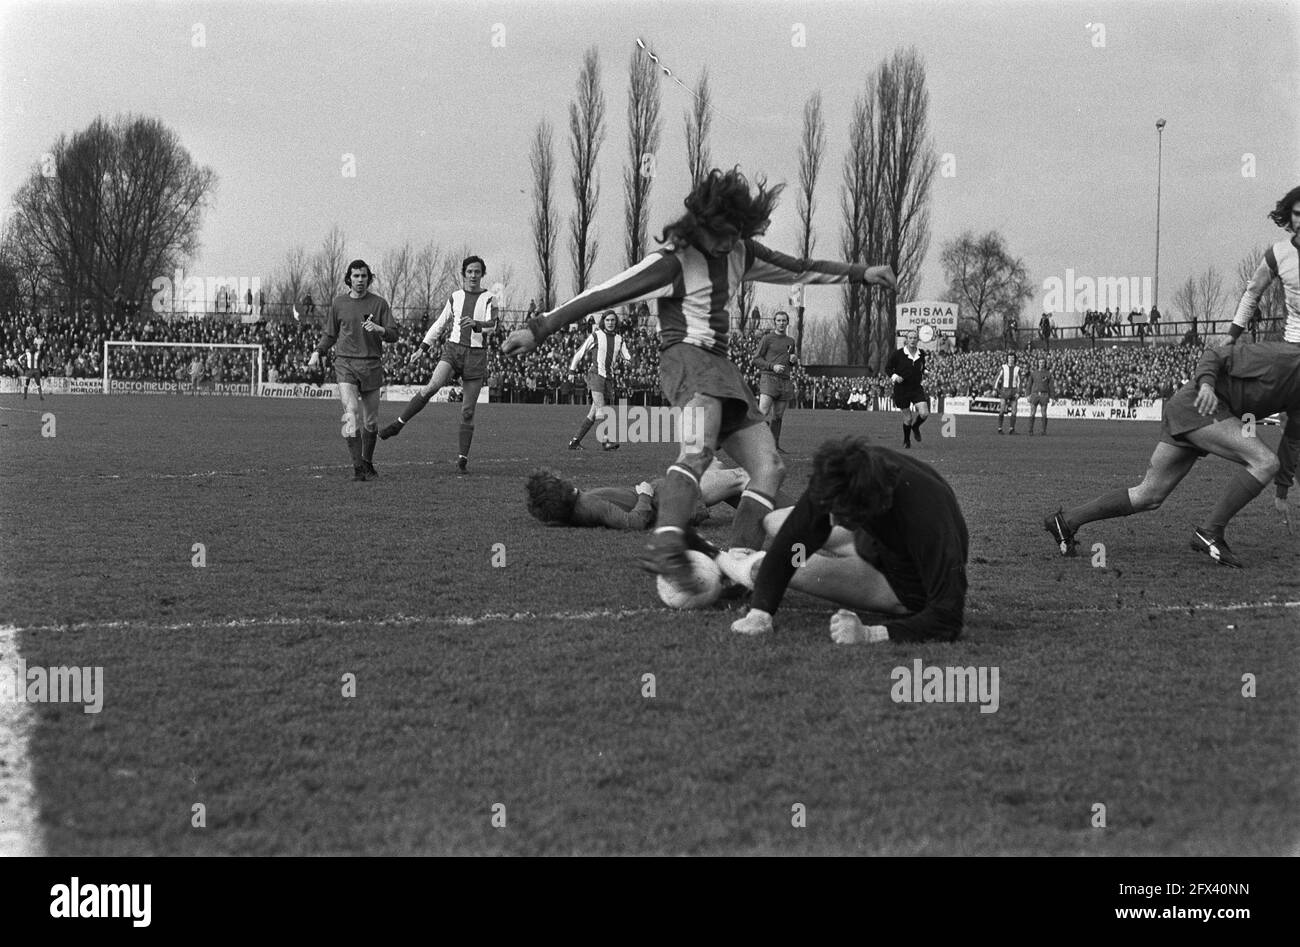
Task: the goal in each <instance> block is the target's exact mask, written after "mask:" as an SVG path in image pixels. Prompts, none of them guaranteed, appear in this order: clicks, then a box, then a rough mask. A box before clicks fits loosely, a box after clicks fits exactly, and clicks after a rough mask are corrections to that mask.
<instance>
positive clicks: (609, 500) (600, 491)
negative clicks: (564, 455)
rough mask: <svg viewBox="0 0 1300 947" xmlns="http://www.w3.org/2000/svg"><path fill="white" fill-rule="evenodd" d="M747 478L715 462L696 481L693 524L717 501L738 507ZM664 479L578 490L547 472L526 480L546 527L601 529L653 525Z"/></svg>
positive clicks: (531, 501) (530, 504)
mask: <svg viewBox="0 0 1300 947" xmlns="http://www.w3.org/2000/svg"><path fill="white" fill-rule="evenodd" d="M748 483H749V474H747V473H745V471H744V470H743V469H742V468H740V467H729V468H728V467H723V466H722V463H721V461H718V460H714V461H713V463H712V464H710V465H709V469H708V470H706V471H704V476H703V477H701V478H700V503H699V505H698V506H697V507H696V510H695V514H694V515H693V516H692V517H691V525H692V526H696V525H699V524H700V523H702V522H704V520H706V519H708V515H709V507H711V506H713V505H714V504H717V503H728V504H730V505H731V506H737V505H739V503H740V497H741V494H742V493H743V492H744V489H745V486H746V484H748ZM662 487H663V478H662V477H657V478H655V479H654V480H652V481H642V482H641V483H639V484H637V485H636V487H597V488H596V489H594V490H579V489H578V487H577V485H576V484H574V483H573V482H572V481H569V480H565V479H563V478H562V477H560V475H559V474H558V473H556V472H554V471H551V470H537V471H534V472H533V474H532V476H530V477H529V478H528V483H527V484H526V485H525V489H527V491H528V512H529V513H531V514H533V516H535V517H536V518H537V519H539V520H541V521H542V522H543V523H545V524H546V525H547V526H604V527H607V528H609V529H632V530H644V529H649V528H650V527H651V526H653V525H654V521H655V515H656V513H657V512H658V506H657V504H656V503H655V496H656V495H657V494H658V493H659V491H660V489H662Z"/></svg>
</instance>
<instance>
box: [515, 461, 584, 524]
mask: <svg viewBox="0 0 1300 947" xmlns="http://www.w3.org/2000/svg"><path fill="white" fill-rule="evenodd" d="M524 489H525V490H527V491H528V512H529V513H531V514H533V516H534V517H536V518H537V519H539V520H541V521H542V522H543V523H545V524H546V525H547V526H568V525H569V524H570V523H571V522H573V507H574V504H575V503H577V502H578V490H577V487H575V486H574V485H573V484H572V483H570V482H569V481H568V480H565V479H564V478H562V477H561V476H560V475H559V474H558V473H556V472H555V471H554V470H534V471H533V472H532V474H530V475H529V477H528V482H527V483H526V484H525V485H524Z"/></svg>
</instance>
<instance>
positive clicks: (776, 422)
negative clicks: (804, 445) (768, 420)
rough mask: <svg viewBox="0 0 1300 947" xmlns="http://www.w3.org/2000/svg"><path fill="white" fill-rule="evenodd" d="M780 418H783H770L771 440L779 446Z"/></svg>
mask: <svg viewBox="0 0 1300 947" xmlns="http://www.w3.org/2000/svg"><path fill="white" fill-rule="evenodd" d="M782 420H784V419H783V418H773V419H772V440H773V441H775V442H776V446H777V447H780V446H781V421H782Z"/></svg>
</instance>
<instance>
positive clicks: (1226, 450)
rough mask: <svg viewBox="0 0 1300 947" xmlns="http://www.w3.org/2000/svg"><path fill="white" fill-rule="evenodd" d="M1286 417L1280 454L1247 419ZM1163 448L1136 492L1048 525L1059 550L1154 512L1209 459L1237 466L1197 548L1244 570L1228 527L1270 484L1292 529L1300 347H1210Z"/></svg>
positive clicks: (1165, 429)
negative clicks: (1094, 529) (1082, 532)
mask: <svg viewBox="0 0 1300 947" xmlns="http://www.w3.org/2000/svg"><path fill="white" fill-rule="evenodd" d="M1278 411H1285V412H1286V413H1287V424H1286V429H1285V430H1284V431H1283V433H1282V441H1281V443H1279V444H1278V447H1277V451H1276V453H1274V452H1272V451H1270V450H1269V449H1268V447H1267V445H1265V444H1264V442H1263V441H1262V440H1261V439H1260V438H1258V437H1256V436H1255V430H1254V424H1253V423H1251V424H1249V425H1247V424H1246V423H1245V422H1244V421H1243V418H1244V417H1245V416H1246V415H1247V414H1250V415H1252V416H1253V417H1254V418H1255V419H1262V418H1266V417H1268V416H1269V415H1271V414H1275V413H1277V412H1278ZM1161 431H1162V433H1161V436H1160V443H1158V444H1157V445H1156V449H1155V452H1154V453H1153V454H1152V455H1151V463H1150V466H1149V467H1147V473H1146V477H1144V478H1143V480H1142V482H1141V483H1139V484H1138V485H1137V486H1136V487H1130V488H1127V489H1120V490H1114V491H1112V492H1110V493H1105V494H1102V495H1101V496H1099V497H1097V498H1096V499H1095V500H1091V501H1089V502H1088V503H1085V504H1083V505H1082V506H1076V507H1074V508H1073V509H1071V510H1069V511H1065V512H1063V511H1061V510H1058V511H1057V512H1056V513H1054V514H1052V515H1051V516H1048V517H1047V519H1046V520H1045V521H1044V526H1046V528H1047V531H1048V532H1049V533H1051V534H1052V538H1053V539H1055V540H1056V542H1057V545H1058V546H1059V548H1060V551H1061V555H1063V556H1073V555H1076V552H1075V538H1074V534H1075V532H1076V531H1077V530H1078V529H1079V527H1080V526H1082V525H1083V524H1084V523H1091V522H1093V521H1094V520H1104V519H1110V518H1112V517H1116V516H1131V515H1132V514H1134V513H1145V512H1147V511H1148V510H1157V509H1159V508H1160V504H1161V503H1163V502H1164V500H1165V497H1167V496H1169V494H1171V493H1173V492H1174V488H1175V487H1177V486H1178V484H1179V482H1180V481H1181V480H1182V479H1183V477H1185V476H1187V474H1188V472H1189V471H1191V469H1192V467H1193V465H1195V463H1196V462H1197V461H1198V460H1200V459H1201V458H1202V457H1204V456H1205V455H1206V454H1215V455H1216V456H1219V457H1223V458H1225V459H1227V460H1231V461H1232V462H1233V463H1236V464H1240V465H1241V466H1240V467H1237V468H1234V469H1233V471H1232V475H1231V477H1230V479H1229V480H1228V487H1227V489H1226V490H1224V492H1223V494H1222V496H1220V497H1219V502H1218V503H1217V504H1216V505H1215V507H1214V509H1213V510H1211V511H1210V514H1209V516H1208V517H1207V518H1206V519H1205V520H1204V521H1203V522H1202V524H1201V525H1200V526H1198V527H1196V529H1195V531H1194V532H1193V533H1192V541H1191V544H1192V548H1193V549H1195V550H1196V551H1197V552H1203V553H1205V554H1206V555H1208V556H1209V557H1210V558H1211V559H1213V560H1215V561H1216V562H1219V563H1222V564H1223V565H1227V566H1235V567H1236V568H1238V569H1240V568H1241V560H1240V559H1238V558H1237V557H1236V556H1235V555H1234V554H1233V552H1232V550H1231V549H1229V548H1228V544H1227V542H1225V541H1224V538H1223V533H1224V529H1225V527H1226V526H1227V524H1228V521H1229V520H1230V519H1232V517H1233V516H1235V515H1236V514H1237V511H1239V510H1240V509H1241V508H1242V507H1244V506H1245V505H1246V504H1247V503H1249V502H1250V501H1251V500H1253V499H1255V497H1257V496H1258V495H1259V494H1260V491H1262V490H1263V489H1264V487H1265V486H1266V485H1267V484H1268V482H1269V481H1270V480H1271V481H1273V484H1274V486H1275V488H1276V498H1275V499H1274V500H1273V504H1274V506H1275V507H1276V509H1277V511H1278V512H1279V513H1280V514H1281V516H1282V520H1283V523H1284V524H1285V525H1286V526H1287V528H1288V529H1290V525H1291V523H1290V516H1289V511H1288V507H1287V499H1286V495H1287V490H1288V489H1289V488H1290V486H1291V482H1292V480H1293V479H1294V476H1295V467H1296V457H1297V454H1298V453H1300V346H1296V345H1293V344H1291V343H1289V342H1261V343H1260V344H1258V345H1250V344H1248V343H1244V342H1243V343H1237V344H1235V345H1232V344H1229V345H1223V346H1220V347H1218V348H1207V349H1206V350H1205V351H1204V352H1203V353H1202V354H1201V360H1200V362H1199V363H1197V366H1196V374H1195V375H1194V376H1193V380H1192V381H1190V382H1188V383H1187V384H1186V385H1184V386H1183V387H1182V388H1180V389H1178V391H1177V392H1175V394H1174V396H1173V397H1172V398H1169V399H1168V400H1167V401H1165V406H1164V419H1163V422H1162V427H1161Z"/></svg>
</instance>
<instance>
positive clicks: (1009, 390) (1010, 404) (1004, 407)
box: [996, 352, 1024, 434]
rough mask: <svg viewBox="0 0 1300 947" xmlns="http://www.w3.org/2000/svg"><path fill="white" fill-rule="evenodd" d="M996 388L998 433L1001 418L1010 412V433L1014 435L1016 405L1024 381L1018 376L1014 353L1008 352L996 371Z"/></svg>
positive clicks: (1000, 429) (1018, 369) (1000, 430)
mask: <svg viewBox="0 0 1300 947" xmlns="http://www.w3.org/2000/svg"><path fill="white" fill-rule="evenodd" d="M996 387H997V390H998V398H1000V399H1001V401H1002V403H1001V404H1000V405H998V433H999V434H1001V433H1002V416H1003V415H1005V414H1006V413H1007V412H1008V411H1010V412H1011V432H1010V433H1012V434H1014V433H1016V405H1017V404H1018V403H1019V401H1020V392H1021V391H1022V390H1023V389H1024V381H1023V379H1022V378H1021V375H1020V366H1019V365H1017V364H1016V353H1015V352H1009V353H1008V354H1007V360H1006V362H1005V363H1003V365H1002V367H1001V368H999V369H998V378H997V385H996Z"/></svg>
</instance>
